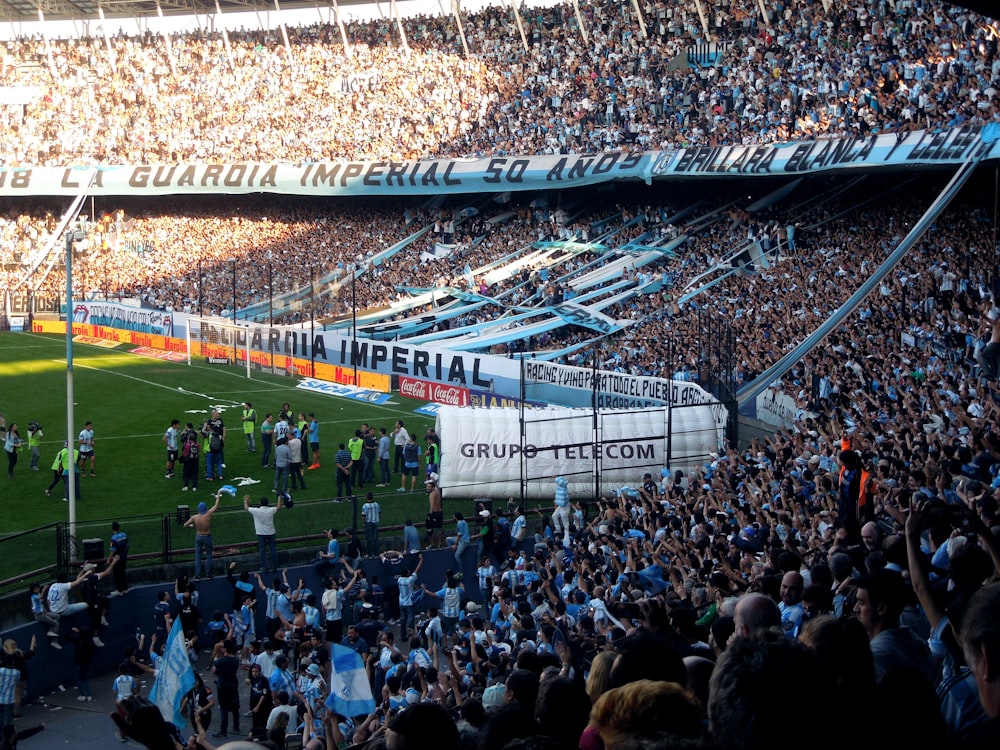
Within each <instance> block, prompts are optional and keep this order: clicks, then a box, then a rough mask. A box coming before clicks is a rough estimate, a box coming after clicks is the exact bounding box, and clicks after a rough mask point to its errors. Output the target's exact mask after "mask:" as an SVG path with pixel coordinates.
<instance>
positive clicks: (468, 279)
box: [465, 263, 476, 289]
mask: <svg viewBox="0 0 1000 750" xmlns="http://www.w3.org/2000/svg"><path fill="white" fill-rule="evenodd" d="M465 283H466V284H468V285H469V289H475V288H476V277H475V276H474V275H473V273H472V269H471V268H470V267H469V264H468V263H466V264H465Z"/></svg>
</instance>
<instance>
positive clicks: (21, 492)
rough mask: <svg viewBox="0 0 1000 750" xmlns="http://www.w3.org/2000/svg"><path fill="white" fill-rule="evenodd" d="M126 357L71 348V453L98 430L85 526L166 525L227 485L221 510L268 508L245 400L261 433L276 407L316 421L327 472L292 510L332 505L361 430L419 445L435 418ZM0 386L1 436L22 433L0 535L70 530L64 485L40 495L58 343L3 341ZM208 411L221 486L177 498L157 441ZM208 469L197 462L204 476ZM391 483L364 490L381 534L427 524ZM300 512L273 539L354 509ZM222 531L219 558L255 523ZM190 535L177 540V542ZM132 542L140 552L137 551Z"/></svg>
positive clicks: (60, 389) (257, 377) (228, 370)
mask: <svg viewBox="0 0 1000 750" xmlns="http://www.w3.org/2000/svg"><path fill="white" fill-rule="evenodd" d="M129 348H131V346H130V345H126V344H122V345H119V347H116V348H113V349H106V348H102V347H95V346H91V345H87V344H74V346H73V380H74V401H75V408H74V418H73V432H74V443H76V435H78V434H79V431H80V430H81V429H82V428H83V425H84V423H85V422H86V421H88V420H89V421H91V422H93V429H94V437H95V441H94V442H95V456H96V474H97V476H96V477H89V476H87V477H83V478H82V479H81V488H80V493H81V498H80V500H79V501H78V502H77V519H78V521H80V522H87V521H98V520H107V521H108V523H110V521H111V520H115V519H121V520H123V521H124V520H125V519H126V517H129V516H139V515H146V514H159V515H163V514H167V513H172V512H173V511H175V509H176V507H177V506H178V505H179V504H183V505H189V506H190V507H191V508H192V509H194V508H195V507H196V506H197V504H198V502H199V501H202V500H203V501H206V502H209V504H211V501H212V497H211V495H212V493H214V492H215V491H216V490H217V489H218V487H220V486H221V485H222V484H232V485H234V486H236V487H237V490H238V494H237V496H236V497H235V498H233V497H229V496H228V495H223V501H222V509H223V510H234V511H235V510H239V511H240V512H242V509H243V506H242V503H243V495H244V494H249V495H250V497H251V500H252V502H256V501H257V500H258V498H259V497H260V496H262V495H267V496H268V497H270V498H272V500H273V497H274V496H273V495H272V494H271V487H272V486H273V480H274V471H273V470H271V469H265V468H262V467H261V466H260V452H259V451H260V445H259V442H260V441H259V439H258V452H257V453H248V452H246V441H245V438H244V436H243V430H242V423H241V421H240V419H241V417H242V402H244V401H250V402H251V403H252V404H253V406H254V408H255V409H256V411H257V415H258V427H259V425H260V422H261V421H262V420H263V418H264V415H265V414H267V413H268V412H270V413H272V414H274V415H275V418H277V413H278V412H279V411H280V407H281V404H282V403H284V402H286V401H287V402H288V403H289V404H290V405H291V407H292V409H293V411H294V412H295V414H298V412H300V411H301V412H305V413H306V414H308V413H309V412H315V414H316V417H317V419H318V420H319V422H320V446H321V456H322V459H321V462H322V468H320V469H317V470H312V471H305V470H304V471H303V473H304V475H305V481H306V483H307V487H308V489H306V490H301V489H300V490H297V491H295V492H294V493H293V495H294V498H295V501H296V504H298V503H299V502H302V501H309V500H322V499H332V498H333V497H334V496H335V495H336V484H335V478H334V462H333V457H334V454H335V453H336V450H337V445H338V443H340V442H345V443H346V442H347V440H348V439H349V438H350V437H351V436H353V434H354V430H356V429H358V428H359V427H360V426H361V424H362V423H365V422H367V423H369V424H371V425H373V426H374V427H375V428H376V429H377V428H379V427H385V428H386V429H387V430H389V431H391V430H392V427H393V424H394V422H395V421H396V420H397V419H402V420H403V421H404V424H405V425H406V427H407V429H408V430H410V431H411V432H413V431H416V434H417V435H418V441H419V442H420V444H421V445H423V435H424V432H425V430H426V429H427V428H428V427H431V426H433V425H434V419H433V418H432V417H428V416H426V415H421V414H415V413H414V410H415V409H417V408H418V407H420V406H421V405H423V403H424V402H420V401H414V400H412V399H408V398H403V397H399V396H398V395H395V394H394V395H393V398H392V401H393V402H395V403H391V404H384V405H378V404H371V403H363V402H359V401H355V400H353V399H349V398H340V397H335V396H329V395H324V394H318V393H312V392H309V391H306V390H302V389H299V388H296V387H295V383H297V382H298V381H297V380H292V379H290V378H285V377H280V376H273V375H264V374H260V373H254V377H253V378H252V379H248V378H247V377H246V371H245V369H242V368H238V367H227V366H217V365H211V366H210V365H207V364H204V363H194V364H192V365H191V366H188V365H187V364H184V363H176V362H170V361H166V360H159V359H154V358H150V357H145V356H139V355H134V354H130V353H129V352H128V349H129ZM0 383H2V388H0V413H2V414H3V415H4V417H5V418H6V420H7V424H8V425H10V424H12V423H14V422H16V423H17V425H18V428H19V430H20V433H21V438H22V439H23V440H24V441H25V447H24V448H23V450H22V451H21V452H20V454H19V459H18V463H17V466H16V467H15V470H14V478H13V479H7V477H6V476H4V477H2V479H0V481H2V482H3V485H0V486H5V489H4V491H3V493H2V496H3V502H0V535H9V534H11V533H14V532H17V531H23V530H25V529H31V528H35V527H38V526H42V525H44V524H48V523H53V522H56V521H67V520H68V514H69V511H68V507H67V503H65V502H63V501H62V498H63V495H64V493H63V486H62V482H61V481H60V483H59V484H57V485H56V486H55V487H54V488H53V490H52V496H51V497H46V496H45V494H44V490H45V488H46V487H47V486H48V484H49V482H50V481H51V480H52V470H51V466H52V462H53V460H54V458H55V456H56V454H57V453H58V452H59V450H60V449H61V448H62V445H63V442H64V441H65V440H66V436H67V431H66V341H65V338H64V337H62V336H53V335H42V334H34V333H4V334H0ZM213 407H216V408H219V409H220V410H221V411H222V418H223V420H224V421H225V423H226V428H227V431H228V439H227V441H226V449H225V458H226V469H225V472H224V476H225V480H224V481H223V482H219V481H218V480H216V481H214V482H206V481H204V479H203V478H202V479H199V485H198V491H197V492H196V493H192V492H182V491H181V486H182V485H181V479H180V476H181V466H180V464H179V462H178V465H177V467H176V469H175V471H176V474H177V476H176V478H174V479H166V478H165V477H164V473H165V463H166V447H165V445H164V443H163V441H162V436H163V433H164V432H165V431H166V429H167V427H168V426H169V425H170V421H171V419H174V418H176V419H179V420H180V422H181V425H182V426H183V425H184V424H185V423H186V422H189V421H190V422H192V423H194V425H195V426H196V427H200V425H201V422H202V420H204V419H205V418H206V417H208V416H209V413H210V411H211V409H212V408H213ZM32 420H38V422H40V423H41V425H42V432H43V434H44V439H43V441H42V444H41V459H40V462H39V471H31V469H30V463H31V454H30V451H29V449H28V448H27V440H28V423H29V422H31V421H32ZM4 458H6V456H4ZM204 466H205V461H204V457H202V460H201V471H202V472H204ZM87 470H88V472H89V466H88V467H87ZM4 473H5V474H6V472H4ZM202 476H203V474H202ZM376 476H377V471H376ZM392 481H393V486H392V487H389V488H387V489H384V490H382V489H375V488H372V487H371V486H370V485H369V487H367V488H365V489H366V490H367V489H371V491H373V492H378V493H387V494H384V495H382V496H381V497H380V498H379V499H380V504H381V506H382V511H383V517H382V521H383V525H393V524H400V523H403V522H404V521H405V520H406V519H407V518H412V519H413V521H414V522H416V523H420V522H422V521H423V519H424V516H425V515H426V512H427V500H426V497H425V495H424V494H423V492H422V490H423V486H422V484H419V485H418V488H417V490H418V491H417V492H415V493H412V494H410V493H407V494H402V493H396V492H395V490H396V487H398V483H399V477H398V476H397V475H393V478H392ZM258 482H259V484H258ZM362 502H363V499H362ZM453 507H455V506H453ZM297 510H298V507H295V508H292V509H290V510H289V511H288V512H287V513H282V514H279V516H278V527H279V536H280V537H288V536H294V535H297V534H302V535H315V534H317V533H319V532H320V531H321V529H323V528H328V527H331V526H334V527H336V528H339V529H344V528H346V527H348V526H350V525H351V522H352V517H351V506H350V504H349V503H343V504H333V503H331V504H330V505H329V506H326V505H323V506H320V505H314V504H309V505H307V506H305V507H303V509H302V510H303V512H302V513H297ZM222 515H223V516H225V515H228V513H225V514H222ZM219 521H220V522H221V523H220V524H219V525H220V526H222V529H220V531H223V534H222V537H223V538H222V539H218V538H217V540H216V548H217V549H218V547H220V546H221V545H225V544H227V543H234V542H236V541H247V540H249V539H253V538H254V537H253V524H252V521H251V519H250V518H249V517H248V516H247V515H246V514H243V515H242V517H241V518H239V519H235V518H234V519H233V523H232V525H233V526H234V529H233V534H232V536H233V538H232V539H229V538H228V537H229V536H230V534H229V533H225V529H227V528H228V527H229V526H230V523H228V522H226V521H224V520H223V518H219ZM84 525H86V524H84ZM237 527H238V528H237ZM126 531H128V529H126ZM188 531H189V530H183V531H181V530H180V529H178V531H177V532H175V536H183V535H184V534H185V533H186V532H188ZM99 535H100V536H102V537H103V538H105V539H106V538H107V537H108V536H109V535H110V532H109V531H107V530H106V528H105V527H104V526H102V527H101V533H100V534H99ZM78 536H79V537H80V538H83V537H84V536H86V532H85V531H84V530H81V534H78ZM130 536H131V538H132V544H131V552H132V554H135V553H138V552H143V551H154V550H152V549H149V547H148V545H153V546H155V545H156V544H158V542H157V541H156V539H155V537H157V536H158V535H157V534H155V533H152V532H150V534H149V535H148V536H149V537H150V538H149V539H139V540H137V539H136V538H135V534H134V533H133V534H130ZM143 536H147V535H145V534H144V535H143ZM137 541H139V542H143V543H140V544H138V545H137V544H136V542H137ZM187 541H188V542H191V543H193V542H192V541H191V540H187Z"/></svg>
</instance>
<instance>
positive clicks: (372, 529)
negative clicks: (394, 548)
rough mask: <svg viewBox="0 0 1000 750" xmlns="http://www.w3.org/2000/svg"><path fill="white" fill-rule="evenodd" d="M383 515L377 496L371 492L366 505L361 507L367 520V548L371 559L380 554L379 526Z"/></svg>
mask: <svg viewBox="0 0 1000 750" xmlns="http://www.w3.org/2000/svg"><path fill="white" fill-rule="evenodd" d="M381 514H382V509H381V508H380V507H379V504H378V502H377V501H376V500H375V496H374V495H373V494H372V493H371V492H369V493H368V494H367V495H366V496H365V504H364V505H362V506H361V516H362V517H363V518H364V519H365V547H366V548H367V550H368V556H369V557H377V556H378V554H379V546H378V524H379V520H380V518H381Z"/></svg>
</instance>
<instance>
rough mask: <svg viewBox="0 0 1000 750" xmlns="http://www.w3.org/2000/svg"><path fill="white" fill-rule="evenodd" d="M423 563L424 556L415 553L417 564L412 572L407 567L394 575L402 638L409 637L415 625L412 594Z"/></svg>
mask: <svg viewBox="0 0 1000 750" xmlns="http://www.w3.org/2000/svg"><path fill="white" fill-rule="evenodd" d="M423 565H424V556H423V555H422V554H418V555H417V565H416V567H414V569H413V572H412V573H411V572H410V569H409V568H408V567H405V568H403V569H402V571H400V574H399V575H398V576H396V585H397V586H398V587H399V632H400V634H401V636H402V638H403V639H409V637H410V628H411V626H415V625H416V621H415V620H414V617H413V601H414V599H413V594H414V590H415V588H416V586H417V574H418V573H420V568H422V567H423Z"/></svg>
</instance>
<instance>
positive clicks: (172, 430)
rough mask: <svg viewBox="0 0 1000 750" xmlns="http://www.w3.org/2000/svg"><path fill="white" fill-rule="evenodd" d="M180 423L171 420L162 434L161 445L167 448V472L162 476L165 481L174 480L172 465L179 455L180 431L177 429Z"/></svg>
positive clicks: (176, 420)
mask: <svg viewBox="0 0 1000 750" xmlns="http://www.w3.org/2000/svg"><path fill="white" fill-rule="evenodd" d="M180 423H181V421H180V420H179V419H171V420H170V426H169V427H168V428H167V429H166V432H164V433H163V444H164V445H165V446H166V447H167V471H166V474H164V475H163V476H164V477H165V478H167V479H173V478H174V465H175V464H176V463H177V458H178V455H179V453H180V431H179V430H178V429H177V428H178V425H180ZM182 471H183V470H182Z"/></svg>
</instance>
